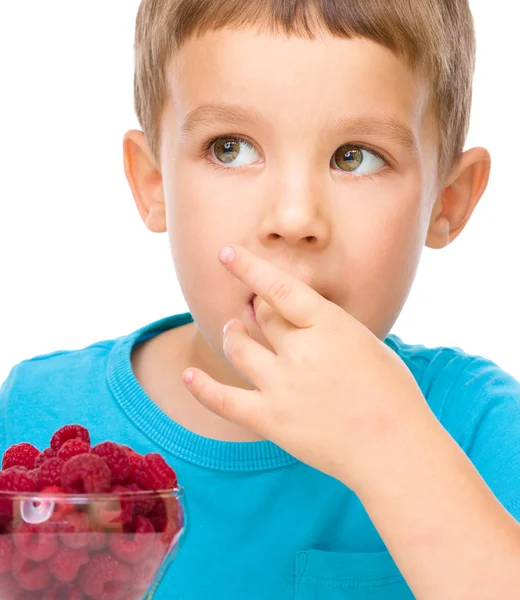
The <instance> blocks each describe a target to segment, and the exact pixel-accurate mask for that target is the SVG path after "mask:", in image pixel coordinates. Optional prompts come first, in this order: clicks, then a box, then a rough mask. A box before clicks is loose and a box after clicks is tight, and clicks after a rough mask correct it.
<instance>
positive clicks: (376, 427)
mask: <svg viewBox="0 0 520 600" xmlns="http://www.w3.org/2000/svg"><path fill="white" fill-rule="evenodd" d="M233 248H234V249H235V258H234V259H233V260H232V261H231V263H230V264H228V265H227V268H228V269H229V270H230V272H231V273H233V275H234V276H235V277H237V278H238V279H240V281H242V282H243V283H244V284H246V286H247V287H249V288H250V289H251V290H252V291H253V292H254V293H256V294H257V298H256V299H255V303H254V304H255V313H256V319H257V322H258V325H259V327H260V328H261V330H262V333H263V335H264V337H265V339H266V340H267V341H268V342H269V344H270V345H271V347H272V348H273V349H274V351H275V353H273V352H271V351H270V350H268V349H267V348H265V347H264V346H262V345H261V344H259V343H258V342H256V341H255V340H253V339H252V338H251V337H249V334H248V331H247V328H246V326H245V325H244V324H243V323H242V322H241V321H239V320H233V321H231V322H230V323H231V324H230V326H229V327H228V328H227V330H226V332H225V333H224V341H223V348H224V353H225V355H226V357H227V359H228V360H229V362H230V363H231V364H232V365H233V367H234V368H235V370H236V371H237V372H238V373H240V374H241V375H242V376H243V377H245V378H247V380H249V381H250V382H251V383H252V384H253V385H254V386H255V387H256V388H257V389H255V390H252V391H251V390H244V389H241V388H236V387H233V386H226V385H223V384H221V383H219V382H217V381H215V380H214V379H212V378H211V377H210V376H208V375H207V374H206V373H205V372H204V371H201V370H199V369H195V368H190V369H189V371H191V372H193V374H194V378H193V381H192V382H191V383H190V384H187V386H188V389H189V390H190V392H191V393H192V394H193V396H194V397H195V398H196V399H197V400H198V401H199V402H200V403H201V404H203V405H204V406H205V407H207V408H208V409H209V410H211V411H213V412H214V413H216V414H218V415H220V416H222V417H224V418H225V419H228V420H229V421H233V422H235V423H238V424H240V425H243V426H245V427H248V428H249V429H251V430H253V431H255V432H256V433H257V434H258V435H260V436H262V437H263V438H266V439H269V440H271V441H273V442H274V443H275V444H277V445H278V446H280V447H282V448H284V449H285V450H286V451H287V452H289V453H290V454H292V455H293V456H294V457H296V458H298V459H299V460H301V461H302V462H305V463H307V464H308V465H310V466H312V467H314V468H316V469H319V470H320V471H323V472H325V473H328V474H329V475H331V476H333V477H336V478H338V479H340V480H341V481H343V482H344V483H345V484H346V485H348V486H349V487H351V489H354V490H355V489H356V486H357V485H358V482H360V481H361V480H362V479H361V478H363V481H364V480H366V478H367V476H370V473H372V476H376V472H377V469H378V468H381V462H384V452H385V447H386V448H389V447H391V446H389V445H388V444H391V445H393V446H395V445H398V444H399V430H398V429H397V428H396V426H397V425H403V421H404V422H406V423H410V422H414V420H415V421H416V422H417V425H419V424H420V423H428V422H429V421H428V420H429V419H430V418H431V417H433V413H431V412H430V410H429V407H428V405H427V403H426V401H425V399H424V397H423V395H422V393H421V390H420V388H419V387H418V385H417V382H416V381H415V379H414V377H413V375H412V374H411V372H410V371H409V369H408V368H407V367H406V365H405V364H404V362H402V361H401V359H400V358H399V357H398V356H397V354H396V353H395V352H393V351H392V350H391V349H390V348H389V347H387V346H386V345H385V344H384V343H383V342H381V341H380V340H379V339H378V338H377V337H376V336H375V335H374V334H373V333H372V332H371V331H370V330H369V329H368V328H367V327H365V326H364V325H363V324H361V323H360V322H359V321H357V320H356V319H355V318H353V317H352V316H351V315H349V314H348V313H347V312H345V311H344V310H343V309H342V308H341V307H339V306H337V305H336V304H334V303H333V302H330V301H329V300H327V299H325V298H324V297H323V296H321V295H320V294H318V293H317V292H316V291H315V290H313V289H312V288H311V287H310V286H308V285H306V284H305V283H303V282H302V281H300V280H299V279H296V278H295V277H293V276H291V275H290V274H288V273H286V272H285V271H282V270H280V269H278V268H277V267H275V266H274V265H272V264H271V263H269V262H267V261H265V260H263V259H261V258H260V257H258V256H257V255H255V254H253V253H252V252H250V251H249V250H247V249H246V248H244V247H242V246H235V245H234V246H233ZM185 374H186V372H185Z"/></svg>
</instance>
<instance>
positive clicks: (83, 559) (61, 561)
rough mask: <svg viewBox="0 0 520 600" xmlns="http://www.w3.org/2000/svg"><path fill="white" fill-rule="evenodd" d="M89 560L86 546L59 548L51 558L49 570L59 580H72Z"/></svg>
mask: <svg viewBox="0 0 520 600" xmlns="http://www.w3.org/2000/svg"><path fill="white" fill-rule="evenodd" d="M88 561H89V555H88V552H87V551H86V549H85V548H79V549H73V548H63V547H62V548H58V551H57V552H56V554H54V556H53V557H52V558H51V559H50V560H49V570H50V572H51V573H52V574H53V575H54V577H55V578H56V579H57V580H58V581H62V582H70V581H73V580H74V579H76V577H77V575H78V571H79V570H80V568H81V567H82V566H83V565H86V564H87V563H88Z"/></svg>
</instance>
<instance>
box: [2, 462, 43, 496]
mask: <svg viewBox="0 0 520 600" xmlns="http://www.w3.org/2000/svg"><path fill="white" fill-rule="evenodd" d="M0 490H1V491H5V492H36V491H37V488H36V483H35V481H34V479H33V478H32V477H31V476H30V475H29V471H25V470H24V469H23V468H18V467H12V468H10V469H9V470H7V471H0Z"/></svg>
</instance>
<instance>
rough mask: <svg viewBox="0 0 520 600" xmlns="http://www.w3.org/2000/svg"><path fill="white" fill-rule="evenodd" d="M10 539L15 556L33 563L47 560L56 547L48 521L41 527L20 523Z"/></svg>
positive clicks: (56, 541) (55, 538)
mask: <svg viewBox="0 0 520 600" xmlns="http://www.w3.org/2000/svg"><path fill="white" fill-rule="evenodd" d="M12 538H13V542H14V545H15V547H16V550H17V554H19V555H20V556H22V557H23V558H27V559H28V560H31V561H34V562H42V561H44V560H47V559H48V558H49V557H51V556H52V555H53V554H54V553H55V552H56V549H57V547H58V540H57V535H56V534H55V533H53V532H52V531H51V524H50V522H49V521H47V522H46V523H42V524H41V525H34V524H32V523H26V522H25V521H22V522H21V523H20V524H19V525H18V526H17V527H16V529H15V531H14V532H13V534H12ZM27 589H29V588H27ZM35 589H36V588H35Z"/></svg>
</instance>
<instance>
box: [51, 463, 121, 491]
mask: <svg viewBox="0 0 520 600" xmlns="http://www.w3.org/2000/svg"><path fill="white" fill-rule="evenodd" d="M110 479H111V476H110V469H109V468H108V466H107V464H106V463H105V461H104V460H103V459H102V458H101V457H99V456H96V455H95V454H80V455H79V456H73V457H72V458H69V460H68V461H67V462H66V463H65V464H64V465H63V469H62V470H61V485H62V487H63V489H64V490H65V491H66V492H71V493H80V494H96V493H103V492H108V490H110Z"/></svg>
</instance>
